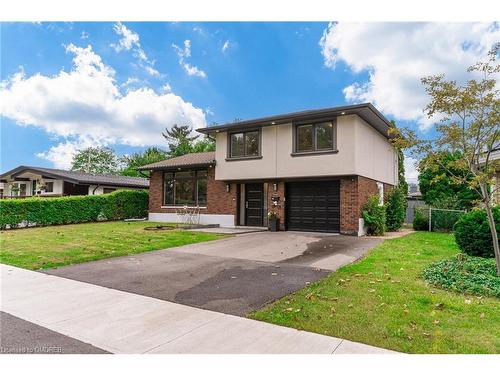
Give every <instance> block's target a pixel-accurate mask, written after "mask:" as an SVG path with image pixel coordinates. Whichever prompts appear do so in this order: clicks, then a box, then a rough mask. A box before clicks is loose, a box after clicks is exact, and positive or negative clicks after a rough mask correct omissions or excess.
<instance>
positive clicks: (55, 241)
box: [0, 222, 227, 270]
mask: <svg viewBox="0 0 500 375" xmlns="http://www.w3.org/2000/svg"><path fill="white" fill-rule="evenodd" d="M155 224H156V223H151V222H106V223H89V224H75V225H64V226H55V227H44V228H26V229H19V230H6V231H2V232H1V236H0V248H1V252H0V262H1V263H5V264H10V265H13V266H17V267H22V268H27V269H30V270H36V269H40V268H52V267H59V266H64V265H68V264H75V263H82V262H88V261H91V260H98V259H104V258H111V257H118V256H122V255H130V254H137V253H142V252H145V251H151V250H159V249H166V248H171V247H175V246H182V245H187V244H192V243H196V242H203V241H211V240H215V239H220V238H224V237H227V236H225V235H220V234H214V233H199V232H191V231H183V230H171V231H158V232H155V231H146V230H144V228H145V227H148V226H154V225H155ZM162 224H163V225H164V223H162Z"/></svg>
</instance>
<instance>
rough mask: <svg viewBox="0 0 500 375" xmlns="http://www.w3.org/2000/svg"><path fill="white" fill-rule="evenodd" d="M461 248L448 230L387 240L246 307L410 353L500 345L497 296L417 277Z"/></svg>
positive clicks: (262, 316)
mask: <svg viewBox="0 0 500 375" xmlns="http://www.w3.org/2000/svg"><path fill="white" fill-rule="evenodd" d="M458 252H459V250H458V248H457V246H456V244H455V241H454V239H453V235H451V234H443V233H428V232H419V233H414V234H410V235H408V236H405V237H401V238H396V239H391V240H386V241H384V242H383V243H382V244H380V245H379V246H377V247H376V248H375V249H373V250H372V251H371V252H370V253H369V254H368V256H366V257H365V258H364V259H363V260H361V261H359V262H357V263H354V264H351V265H349V266H346V267H343V268H341V269H339V270H338V271H337V272H334V273H332V274H330V275H329V276H328V277H326V278H325V279H322V280H320V281H318V282H317V283H314V284H311V285H309V286H308V287H306V288H305V289H302V290H300V291H298V292H296V293H294V294H292V295H289V296H287V297H284V298H282V299H281V300H278V301H276V302H275V303H273V304H271V305H268V306H267V307H265V308H263V309H262V310H260V311H256V312H253V313H252V314H250V317H251V318H254V319H258V320H263V321H267V322H270V323H274V324H279V325H284V326H288V327H294V328H298V329H301V330H305V331H311V332H317V333H321V334H326V335H331V336H336V337H341V338H345V339H349V340H353V341H358V342H362V343H366V344H370V345H375V346H379V347H384V348H388V349H392V350H397V351H401V352H408V353H500V299H497V298H486V297H476V296H470V295H463V294H456V293H453V292H448V291H445V290H441V289H436V288H433V287H431V286H430V285H428V284H427V283H426V282H425V281H424V280H423V279H422V272H423V270H424V269H425V268H426V267H427V266H428V265H429V264H430V263H433V262H436V261H439V260H441V259H445V258H449V257H452V256H454V255H455V254H457V253H458Z"/></svg>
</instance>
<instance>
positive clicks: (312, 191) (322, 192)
mask: <svg viewBox="0 0 500 375" xmlns="http://www.w3.org/2000/svg"><path fill="white" fill-rule="evenodd" d="M286 223H287V230H302V231H313V232H335V233H338V232H340V183H339V181H304V182H289V183H287V185H286Z"/></svg>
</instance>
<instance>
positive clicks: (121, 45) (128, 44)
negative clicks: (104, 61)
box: [111, 22, 141, 52]
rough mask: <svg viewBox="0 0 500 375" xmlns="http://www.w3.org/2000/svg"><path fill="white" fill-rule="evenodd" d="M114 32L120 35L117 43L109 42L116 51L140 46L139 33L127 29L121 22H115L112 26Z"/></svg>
mask: <svg viewBox="0 0 500 375" xmlns="http://www.w3.org/2000/svg"><path fill="white" fill-rule="evenodd" d="M113 30H115V33H116V34H118V35H119V36H121V39H120V40H119V41H118V44H111V46H112V47H113V48H114V49H115V51H116V52H121V51H123V50H126V51H128V50H130V49H131V48H132V47H134V46H135V47H140V46H141V45H140V43H139V35H138V34H137V33H135V32H133V31H132V30H130V29H128V28H127V27H126V26H125V25H124V24H123V23H121V22H117V23H115V24H114V26H113Z"/></svg>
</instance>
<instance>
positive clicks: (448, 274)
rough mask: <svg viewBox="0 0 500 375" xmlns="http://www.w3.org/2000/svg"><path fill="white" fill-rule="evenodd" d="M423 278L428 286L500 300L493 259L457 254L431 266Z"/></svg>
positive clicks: (498, 282) (497, 277)
mask: <svg viewBox="0 0 500 375" xmlns="http://www.w3.org/2000/svg"><path fill="white" fill-rule="evenodd" d="M423 277H424V279H425V280H426V281H427V282H428V283H429V284H431V285H433V286H437V287H440V288H443V289H447V290H451V291H453V292H458V293H467V294H475V295H481V296H491V297H497V298H500V277H499V276H497V274H496V264H495V260H494V259H485V258H481V257H472V256H468V255H465V254H458V255H457V256H456V257H454V258H451V259H445V260H441V261H439V262H436V263H433V264H431V265H430V266H429V267H427V268H426V269H425V270H424V272H423Z"/></svg>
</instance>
